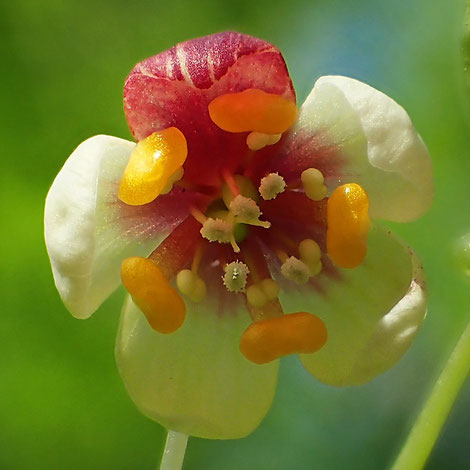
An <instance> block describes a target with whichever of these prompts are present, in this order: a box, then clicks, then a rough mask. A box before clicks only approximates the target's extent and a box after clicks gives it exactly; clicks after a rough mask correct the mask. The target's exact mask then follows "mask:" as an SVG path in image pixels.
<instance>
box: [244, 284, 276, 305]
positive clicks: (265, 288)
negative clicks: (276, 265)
mask: <svg viewBox="0 0 470 470" xmlns="http://www.w3.org/2000/svg"><path fill="white" fill-rule="evenodd" d="M278 295H279V284H278V283H277V282H276V281H274V280H273V279H263V280H262V281H260V282H258V283H256V284H252V285H251V286H250V287H248V289H247V290H246V298H247V300H248V303H249V304H250V305H252V306H253V307H263V306H264V305H266V304H267V303H268V302H271V301H273V300H275V299H276V298H277V296H278Z"/></svg>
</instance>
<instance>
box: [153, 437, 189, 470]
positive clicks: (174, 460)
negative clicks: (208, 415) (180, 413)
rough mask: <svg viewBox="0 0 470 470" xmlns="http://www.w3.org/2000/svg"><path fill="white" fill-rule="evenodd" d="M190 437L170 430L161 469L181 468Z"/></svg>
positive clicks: (173, 469) (179, 469) (175, 469)
mask: <svg viewBox="0 0 470 470" xmlns="http://www.w3.org/2000/svg"><path fill="white" fill-rule="evenodd" d="M188 437H189V436H188V435H187V434H182V433H180V432H176V431H171V430H168V434H167V436H166V443H165V449H164V450H163V457H162V462H161V464H160V470H181V468H182V466H183V460H184V454H185V452H186V445H187V444H188Z"/></svg>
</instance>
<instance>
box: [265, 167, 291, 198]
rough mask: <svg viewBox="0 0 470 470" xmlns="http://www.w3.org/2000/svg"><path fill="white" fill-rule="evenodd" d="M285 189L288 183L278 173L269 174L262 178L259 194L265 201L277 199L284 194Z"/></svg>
mask: <svg viewBox="0 0 470 470" xmlns="http://www.w3.org/2000/svg"><path fill="white" fill-rule="evenodd" d="M284 189H286V182H285V181H284V178H283V177H282V176H280V175H279V174H278V173H269V175H267V176H265V177H264V178H261V181H260V185H259V193H260V194H261V197H262V198H263V199H264V200H265V201H269V200H270V199H275V198H276V196H277V195H278V194H281V193H282V192H284Z"/></svg>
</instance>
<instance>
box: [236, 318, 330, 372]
mask: <svg viewBox="0 0 470 470" xmlns="http://www.w3.org/2000/svg"><path fill="white" fill-rule="evenodd" d="M327 337H328V333H327V330H326V326H325V324H324V323H323V321H322V320H321V319H320V318H318V317H317V316H315V315H312V314H310V313H305V312H298V313H290V314H288V315H284V316H282V317H278V318H270V319H267V320H262V321H258V322H255V323H253V324H252V325H250V326H249V327H248V328H247V329H246V330H245V331H244V333H243V335H242V337H241V339H240V351H241V352H242V354H243V355H244V356H245V357H246V358H247V359H248V360H250V361H252V362H254V363H255V364H265V363H267V362H270V361H273V360H274V359H278V358H280V357H283V356H287V355H288V354H294V353H298V354H311V353H314V352H316V351H318V350H319V349H321V348H322V347H323V346H324V345H325V343H326V340H327Z"/></svg>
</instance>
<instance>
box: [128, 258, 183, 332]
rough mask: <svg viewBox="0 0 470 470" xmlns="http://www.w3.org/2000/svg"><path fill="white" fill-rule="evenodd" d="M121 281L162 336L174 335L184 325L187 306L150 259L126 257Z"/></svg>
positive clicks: (151, 324)
mask: <svg viewBox="0 0 470 470" xmlns="http://www.w3.org/2000/svg"><path fill="white" fill-rule="evenodd" d="M121 279H122V283H123V284H124V287H125V288H126V289H127V290H128V292H129V294H130V295H131V296H132V300H133V301H134V303H135V304H136V305H137V306H138V307H139V309H140V310H142V312H143V313H144V315H145V316H146V317H147V321H148V322H149V324H150V326H151V327H152V328H153V329H154V330H156V331H158V332H159V333H173V332H174V331H176V330H177V329H178V328H179V327H180V326H181V325H182V324H183V322H184V318H185V316H186V307H185V305H184V301H183V300H182V299H181V297H180V296H179V294H178V293H177V292H176V291H175V289H173V287H171V285H170V283H169V282H168V280H167V279H166V278H165V276H164V275H163V273H162V272H161V271H160V268H159V267H158V266H157V265H156V264H155V263H154V262H153V261H152V260H150V259H148V258H139V257H133V258H127V259H125V260H124V261H123V262H122V265H121Z"/></svg>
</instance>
